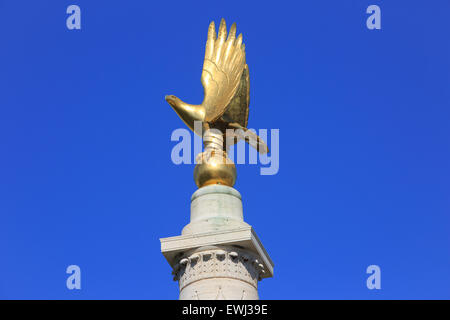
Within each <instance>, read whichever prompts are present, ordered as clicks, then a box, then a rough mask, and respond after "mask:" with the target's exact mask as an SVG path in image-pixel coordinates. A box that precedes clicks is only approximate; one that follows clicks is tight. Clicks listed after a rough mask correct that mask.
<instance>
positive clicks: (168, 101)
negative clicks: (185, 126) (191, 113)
mask: <svg viewBox="0 0 450 320" xmlns="http://www.w3.org/2000/svg"><path fill="white" fill-rule="evenodd" d="M164 99H166V101H167V103H168V104H170V105H171V106H172V107H173V106H174V104H175V100H174V99H173V96H165V97H164Z"/></svg>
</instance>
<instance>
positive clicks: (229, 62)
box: [166, 19, 268, 188]
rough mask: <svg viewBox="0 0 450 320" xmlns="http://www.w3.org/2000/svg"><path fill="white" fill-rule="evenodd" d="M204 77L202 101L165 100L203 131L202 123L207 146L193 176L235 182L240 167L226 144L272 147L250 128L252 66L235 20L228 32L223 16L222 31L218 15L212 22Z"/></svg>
mask: <svg viewBox="0 0 450 320" xmlns="http://www.w3.org/2000/svg"><path fill="white" fill-rule="evenodd" d="M201 82H202V85H203V89H204V99H203V102H202V104H200V105H192V104H188V103H186V102H183V101H181V100H180V99H178V98H177V97H175V96H173V95H169V96H166V101H167V102H168V103H169V104H170V106H171V107H172V108H173V109H174V110H175V112H176V113H177V114H178V115H179V116H180V118H181V119H182V120H183V121H184V123H185V124H186V125H187V126H188V127H189V128H190V129H191V130H192V131H194V132H196V133H199V134H200V132H199V130H198V128H197V126H195V122H196V121H198V122H199V123H201V126H200V128H201V132H203V143H204V146H205V151H204V152H203V153H201V154H199V155H198V156H197V158H196V161H197V166H196V167H195V170H194V180H195V183H196V184H197V186H198V187H199V188H201V187H203V186H206V185H211V184H223V185H227V186H230V187H232V186H233V185H234V183H235V181H236V167H235V166H234V163H233V162H232V161H231V159H229V158H228V157H227V154H226V152H227V148H226V146H227V144H228V145H230V144H234V143H237V141H239V140H241V139H242V140H245V141H246V142H248V143H249V144H250V145H251V146H252V147H254V148H256V149H257V150H258V151H259V152H260V153H267V152H268V148H267V145H266V144H265V143H264V141H263V140H262V139H261V138H259V137H258V136H257V135H256V134H255V133H253V132H252V131H250V130H247V122H248V111H249V103H250V82H249V71H248V66H247V63H246V60H245V45H244V44H243V43H242V34H240V35H239V36H238V37H237V38H236V24H235V23H233V25H232V26H231V28H230V32H229V34H228V37H227V27H226V24H225V20H224V19H222V20H221V22H220V26H219V32H218V35H217V36H216V30H215V25H214V21H213V22H211V24H210V25H209V29H208V40H207V42H206V49H205V59H204V62H203V71H202V77H201ZM213 129H214V130H213Z"/></svg>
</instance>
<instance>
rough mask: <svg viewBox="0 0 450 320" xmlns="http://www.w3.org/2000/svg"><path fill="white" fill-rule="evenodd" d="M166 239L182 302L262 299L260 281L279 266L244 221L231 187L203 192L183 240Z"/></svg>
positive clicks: (196, 196)
mask: <svg viewBox="0 0 450 320" xmlns="http://www.w3.org/2000/svg"><path fill="white" fill-rule="evenodd" d="M160 240H161V251H162V253H163V255H164V256H165V257H166V259H167V261H168V262H169V264H170V265H171V267H172V268H173V272H172V274H173V275H174V280H175V281H178V282H179V287H180V300H193V299H199V300H213V299H225V300H254V299H258V298H259V296H258V281H259V280H261V279H263V278H267V277H271V276H273V262H272V260H271V259H270V257H269V255H268V254H267V252H266V251H265V249H264V247H263V246H262V244H261V242H260V241H259V239H258V237H257V236H256V234H255V232H254V231H253V229H252V228H251V226H250V225H248V224H247V223H245V222H244V217H243V210H242V200H241V195H240V193H239V192H238V191H237V190H235V189H233V188H231V187H227V186H223V185H210V186H206V187H202V188H200V189H198V190H197V191H196V192H195V193H194V194H193V195H192V198H191V220H190V223H189V224H188V225H186V226H185V227H184V228H183V231H182V234H181V236H176V237H170V238H162V239H160Z"/></svg>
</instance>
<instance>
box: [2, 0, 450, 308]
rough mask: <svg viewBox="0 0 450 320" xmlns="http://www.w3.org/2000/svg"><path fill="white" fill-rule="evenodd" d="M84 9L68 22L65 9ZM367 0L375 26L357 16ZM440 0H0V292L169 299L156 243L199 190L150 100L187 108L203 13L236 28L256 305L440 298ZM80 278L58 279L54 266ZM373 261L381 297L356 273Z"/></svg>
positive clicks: (445, 265) (448, 251) (170, 123)
mask: <svg viewBox="0 0 450 320" xmlns="http://www.w3.org/2000/svg"><path fill="white" fill-rule="evenodd" d="M70 4H77V5H79V6H80V8H81V18H82V21H81V26H82V29H81V30H68V29H67V28H66V17H67V16H68V15H67V14H66V8H67V6H68V5H70ZM371 4H377V5H379V6H380V7H381V17H382V21H381V27H382V29H381V30H372V31H371V30H368V29H367V28H366V18H367V17H368V15H367V14H366V13H365V11H366V8H367V7H368V6H369V5H371ZM449 12H450V3H449V2H448V1H446V0H441V1H424V0H423V1H378V0H377V1H361V0H358V1H356V0H354V1H350V0H342V1H323V0H320V1H291V2H286V1H267V2H266V1H257V2H254V1H230V0H229V1H220V2H219V1H159V2H156V1H86V0H74V1H56V0H55V1H48V0H47V1H45V0H42V1H22V0H20V1H17V0H15V1H13V0H0V150H1V151H0V298H9V299H11V298H14V299H16V298H19V299H22V298H24V299H176V298H177V297H178V287H177V283H176V282H173V281H172V277H171V274H170V273H171V269H170V267H169V265H168V263H167V262H166V261H165V259H164V257H163V256H162V254H161V253H160V243H159V238H160V237H168V236H174V235H178V234H180V232H181V229H182V228H183V226H184V225H186V224H187V223H188V220H189V204H190V196H191V194H192V193H193V192H194V191H195V190H196V187H195V185H194V182H193V178H192V173H193V165H181V166H176V165H174V164H173V163H172V162H171V159H170V153H171V149H172V147H173V146H174V144H175V143H174V142H171V141H170V135H171V133H172V131H173V130H174V129H176V128H181V127H183V123H182V122H181V120H179V119H178V117H177V116H176V114H175V113H174V112H173V110H172V109H171V108H170V107H169V105H168V104H167V103H166V102H165V100H164V95H166V94H175V95H177V96H179V97H181V98H183V99H184V100H186V101H188V102H192V103H196V102H197V103H199V102H201V100H202V95H203V89H202V86H201V83H200V74H201V67H202V62H203V55H204V44H205V41H206V34H207V28H208V24H209V22H210V21H211V20H215V21H216V22H219V20H220V18H221V17H224V18H225V19H226V20H227V22H228V23H229V24H228V25H231V22H233V21H235V22H237V27H238V31H239V32H242V33H243V35H244V41H245V43H246V51H247V62H248V64H249V67H250V77H251V104H250V108H251V112H250V120H249V125H250V127H253V128H269V129H271V128H278V129H280V171H279V173H278V174H277V175H274V176H261V175H259V167H258V166H256V165H239V166H238V181H237V184H236V186H235V187H236V189H238V190H239V191H240V192H241V194H242V196H243V199H244V215H245V219H246V221H247V222H248V223H250V224H251V225H253V227H254V228H255V229H256V232H257V234H258V235H259V236H260V238H261V240H262V242H263V244H264V245H265V247H266V249H267V251H268V252H269V253H270V255H271V257H272V259H273V260H274V262H275V276H274V278H272V279H266V280H264V281H262V282H261V283H260V295H261V298H264V299H348V298H351V299H361V298H362V299H380V298H382V299H393V298H402V299H409V298H413V299H417V298H419V299H422V298H424V299H429V298H447V299H449V298H450V272H449V271H450V217H449V213H450V141H449V138H450V126H449V120H450V42H449V30H450V28H449V25H448V15H449ZM71 264H76V265H79V266H80V267H81V271H82V289H81V290H80V291H76V290H73V291H69V290H68V289H66V277H67V276H68V275H67V274H66V273H65V270H66V267H67V266H68V265H71ZM371 264H376V265H379V266H380V267H381V273H382V275H381V286H382V288H381V290H378V291H377V290H372V291H371V290H368V289H367V288H366V278H367V276H368V275H367V274H366V268H367V266H369V265H371Z"/></svg>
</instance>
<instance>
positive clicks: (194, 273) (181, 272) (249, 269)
mask: <svg viewBox="0 0 450 320" xmlns="http://www.w3.org/2000/svg"><path fill="white" fill-rule="evenodd" d="M265 272H266V271H265V270H264V266H263V264H262V263H261V262H260V261H259V259H258V256H257V255H256V254H254V253H252V252H250V251H248V250H245V249H241V248H237V247H230V246H217V247H216V246H214V247H204V248H198V249H196V250H191V251H188V252H186V253H185V254H182V255H180V257H179V259H178V262H177V264H176V265H175V266H174V269H173V271H172V274H173V275H174V281H177V280H178V281H179V286H180V290H182V289H183V288H184V287H186V286H188V285H189V284H191V283H193V282H195V281H198V280H203V279H210V278H230V279H237V280H241V281H244V282H247V283H248V284H250V285H252V286H253V287H254V288H255V289H257V287H258V280H261V277H262V275H263V274H264V273H265Z"/></svg>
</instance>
